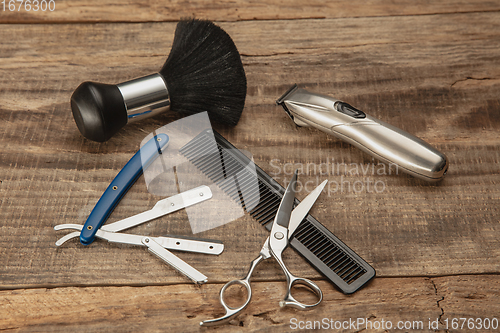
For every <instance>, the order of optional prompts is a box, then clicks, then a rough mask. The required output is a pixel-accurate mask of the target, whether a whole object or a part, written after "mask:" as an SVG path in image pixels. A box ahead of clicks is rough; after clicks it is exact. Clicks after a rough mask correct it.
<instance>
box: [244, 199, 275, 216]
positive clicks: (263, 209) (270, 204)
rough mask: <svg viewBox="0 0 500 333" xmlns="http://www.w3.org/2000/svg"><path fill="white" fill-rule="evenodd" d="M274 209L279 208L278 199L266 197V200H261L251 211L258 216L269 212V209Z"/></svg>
mask: <svg viewBox="0 0 500 333" xmlns="http://www.w3.org/2000/svg"><path fill="white" fill-rule="evenodd" d="M274 209H278V208H277V206H276V201H274V200H273V198H267V199H265V201H263V200H261V201H260V202H259V205H258V207H256V208H255V209H253V210H252V211H251V212H250V214H252V216H253V217H254V218H258V217H260V216H263V215H265V214H267V213H268V212H269V210H274Z"/></svg>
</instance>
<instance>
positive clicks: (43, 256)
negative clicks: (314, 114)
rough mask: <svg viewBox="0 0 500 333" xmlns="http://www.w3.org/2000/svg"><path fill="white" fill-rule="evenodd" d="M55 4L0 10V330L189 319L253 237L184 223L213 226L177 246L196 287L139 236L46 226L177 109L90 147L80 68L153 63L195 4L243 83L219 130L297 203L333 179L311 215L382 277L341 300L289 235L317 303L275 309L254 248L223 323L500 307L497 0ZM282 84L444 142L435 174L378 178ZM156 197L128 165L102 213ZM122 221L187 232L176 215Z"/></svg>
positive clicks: (297, 266) (275, 277) (119, 68)
mask: <svg viewBox="0 0 500 333" xmlns="http://www.w3.org/2000/svg"><path fill="white" fill-rule="evenodd" d="M57 6H58V7H57V10H56V11H54V12H53V13H50V15H49V13H47V15H45V14H42V13H38V14H33V13H31V14H26V13H24V12H19V13H2V15H0V22H1V23H15V24H4V25H3V26H2V29H1V30H0V40H2V43H1V44H0V143H1V144H0V221H1V222H0V234H1V235H2V237H0V289H1V291H0V329H3V330H6V331H16V332H17V331H22V332H35V331H36V332H39V331H47V332H49V331H50V332H57V331H61V332H67V331H68V330H73V331H86V332H88V331H117V332H124V331H125V332H127V331H134V332H136V331H145V330H148V331H150V330H152V331H164V330H165V329H173V330H176V331H180V332H184V331H185V332H192V331H196V330H198V326H197V325H198V322H199V321H200V320H202V319H205V318H213V317H215V316H218V315H220V314H221V311H222V309H221V308H220V306H219V305H218V299H217V295H218V291H219V289H220V287H221V286H222V283H225V282H227V281H229V280H230V279H234V278H236V277H241V276H244V275H245V273H246V271H247V269H248V264H249V262H250V261H251V260H252V259H254V257H255V256H256V255H257V253H258V251H259V249H260V247H261V246H262V242H263V241H264V239H265V238H266V237H267V235H268V233H267V232H266V230H265V229H264V228H263V227H261V226H260V225H259V224H258V223H256V222H255V221H253V220H252V219H251V218H250V217H249V216H245V217H242V218H240V219H239V220H238V221H235V222H233V223H231V224H228V225H225V226H222V227H220V228H217V229H213V230H210V231H206V232H203V233H200V234H197V235H195V236H199V237H203V238H213V239H220V240H222V241H223V242H224V244H225V252H224V253H223V254H222V255H220V256H218V257H212V256H207V255H195V254H189V253H176V254H178V255H179V257H181V258H182V259H184V260H185V261H187V262H188V263H190V264H191V265H193V266H194V267H195V268H197V269H198V270H200V271H201V272H203V273H204V274H206V275H207V276H208V278H209V283H208V284H206V285H203V286H201V287H194V286H192V285H191V284H190V283H189V281H188V280H187V279H186V278H185V277H183V276H182V275H180V274H179V273H177V272H176V271H174V270H173V269H171V268H169V267H167V266H166V265H164V264H163V263H162V262H160V261H159V260H158V259H157V258H155V257H153V256H151V255H150V254H149V253H148V252H147V251H146V250H145V249H144V248H139V247H132V246H121V245H114V244H108V243H106V242H104V241H96V242H95V243H94V244H93V245H92V246H89V247H84V246H82V245H80V244H79V243H77V242H76V241H73V242H70V243H68V244H65V245H64V246H63V247H61V248H56V247H55V245H54V243H55V241H56V240H57V239H58V238H59V237H61V236H62V235H64V234H65V233H64V232H56V231H54V230H53V227H54V226H55V225H56V224H60V223H81V224H83V223H84V221H85V219H86V217H87V216H88V214H89V213H90V211H91V209H92V207H93V206H94V205H95V203H96V202H97V200H98V199H99V197H100V196H101V194H102V192H103V191H104V190H105V189H106V187H107V186H108V184H109V183H110V182H111V180H112V179H113V177H114V176H115V175H116V174H117V173H118V171H119V170H120V169H121V168H122V167H123V165H125V163H126V162H127V161H128V160H129V158H130V157H132V155H133V154H134V153H135V152H136V151H137V149H138V148H139V144H140V142H141V140H142V139H143V138H144V137H145V136H146V135H147V134H149V133H150V132H152V131H153V130H154V129H156V128H158V127H160V126H162V125H164V124H166V123H170V122H172V121H174V120H177V119H179V118H180V117H181V116H180V115H177V114H174V113H169V114H165V115H161V116H158V117H156V118H154V119H149V120H146V121H143V122H141V123H137V124H132V125H129V126H128V127H126V128H125V129H124V130H122V131H120V132H119V133H118V134H117V135H116V136H115V137H113V138H112V139H111V140H110V141H108V142H106V143H102V144H99V143H94V142H90V141H87V140H85V139H83V138H82V137H81V136H80V134H79V133H78V131H77V129H76V126H75V124H74V121H73V118H72V115H71V112H70V106H69V98H70V96H71V93H72V92H73V90H74V89H75V88H76V87H77V86H78V85H79V84H80V83H81V82H83V81H86V80H92V81H98V82H104V83H118V82H123V81H126V80H128V79H132V78H135V77H139V76H143V75H147V74H150V73H154V72H156V71H158V70H159V69H160V68H161V66H162V64H163V62H164V61H165V59H166V56H167V55H168V52H169V50H170V45H171V43H172V39H173V33H174V30H175V25H176V23H175V22H173V21H176V20H177V19H178V18H179V17H184V16H192V15H194V16H196V17H203V18H210V19H214V20H217V21H218V22H219V24H220V25H221V27H222V28H224V29H225V30H226V31H227V32H228V33H229V34H230V35H231V37H232V38H233V39H234V41H235V43H236V45H237V47H238V49H239V51H240V53H241V55H242V60H243V64H244V67H245V71H246V74H247V79H248V94H247V101H246V106H245V110H244V112H243V115H242V118H241V121H240V123H239V124H238V126H236V127H235V128H227V127H223V126H221V125H218V124H216V123H214V128H215V129H216V130H217V131H219V132H220V133H221V134H223V135H224V136H225V137H226V138H227V139H228V140H229V141H231V142H232V143H233V144H234V145H235V146H236V147H238V148H240V149H244V150H247V151H249V152H250V153H251V154H252V155H253V158H254V160H255V162H256V163H257V164H258V165H259V166H260V167H262V168H263V169H264V170H265V171H266V172H267V173H269V174H270V175H272V176H273V177H274V178H275V179H277V180H278V181H279V182H281V183H283V182H284V181H286V180H287V179H289V178H290V177H291V172H292V170H293V168H294V167H299V168H301V171H302V172H301V175H300V176H299V180H300V181H301V184H302V185H303V188H302V190H301V191H300V193H299V194H298V197H299V199H302V198H303V197H305V195H306V194H307V192H308V191H310V190H311V189H312V188H313V186H314V185H315V184H316V183H319V182H321V181H322V180H323V179H328V180H329V181H330V184H329V186H328V189H327V190H326V191H325V193H324V194H323V195H322V196H321V197H320V198H319V200H318V202H317V203H316V205H315V207H313V210H312V215H313V216H315V217H316V218H317V219H318V220H319V221H321V222H322V223H323V224H324V225H325V226H326V227H327V228H328V229H330V230H331V231H332V232H333V233H334V234H335V235H336V236H337V237H339V238H340V239H341V240H343V241H344V242H345V243H346V244H347V245H348V246H349V247H351V248H352V249H353V250H354V251H356V252H357V253H358V254H359V255H360V256H361V257H363V258H364V259H365V260H367V261H368V262H369V263H370V264H371V265H373V266H374V268H375V269H376V270H377V275H378V278H376V279H375V280H374V281H373V282H371V283H370V284H369V285H368V286H367V287H366V288H364V289H362V290H360V291H359V292H357V293H356V294H354V295H351V296H345V295H342V294H341V293H340V292H339V291H338V290H336V289H335V287H334V286H332V285H331V284H329V283H327V282H326V281H325V280H324V279H323V278H322V277H321V276H320V275H319V274H318V273H317V272H316V271H315V270H314V269H312V268H311V267H310V266H309V265H308V264H307V263H306V262H305V261H304V260H303V259H302V258H301V257H300V256H298V255H297V254H296V253H294V251H292V250H288V251H286V252H285V262H286V264H287V265H288V266H289V268H290V270H291V271H292V272H294V273H296V274H297V275H299V276H304V277H309V278H312V279H314V280H315V281H317V282H318V284H320V286H321V288H322V289H323V291H324V294H325V297H326V299H325V302H324V303H323V304H322V305H321V306H320V307H319V308H318V309H316V310H314V311H313V312H309V313H297V312H295V311H294V310H289V309H286V310H280V309H279V308H278V305H277V304H278V301H279V299H280V298H281V297H282V295H283V292H284V281H283V276H282V275H281V271H280V268H279V266H278V265H277V264H276V263H273V262H272V261H269V262H266V263H264V264H262V265H261V267H260V268H259V269H258V270H257V272H256V275H255V281H256V283H255V296H254V302H253V303H252V305H251V306H250V307H249V308H248V310H247V311H246V313H245V314H244V315H243V316H242V317H240V318H239V320H235V321H234V322H232V323H231V326H227V327H223V328H220V329H219V330H221V331H266V332H268V331H276V332H278V331H287V330H289V327H290V318H292V317H296V318H298V319H299V320H321V319H322V318H324V317H327V318H333V319H348V318H354V317H367V318H371V319H372V320H377V319H382V318H383V319H386V320H392V321H394V322H396V321H398V320H420V319H422V320H423V321H424V322H425V323H427V322H426V321H427V320H428V318H433V319H440V322H441V326H440V330H442V331H444V328H443V326H442V324H443V323H444V321H445V320H446V319H447V318H448V319H449V320H451V319H453V318H455V317H459V316H466V317H474V318H475V317H482V318H486V317H490V318H491V317H494V316H498V311H499V308H498V301H496V299H497V298H498V290H499V286H498V284H499V282H498V274H499V272H500V264H499V262H500V261H499V258H500V246H499V245H498V239H499V238H500V222H499V221H500V220H499V216H500V214H499V208H498V207H499V205H498V203H499V199H500V190H499V186H498V185H499V182H500V173H499V169H498V165H499V160H500V154H499V149H498V147H499V144H500V142H499V141H500V140H499V136H498V131H499V129H500V99H499V97H498V91H499V88H500V68H499V66H498V63H499V60H500V56H499V54H498V50H499V49H500V16H499V15H500V14H499V12H498V4H497V3H496V2H488V1H476V2H470V1H469V2H462V1H442V2H439V3H436V2H428V1H415V2H412V3H411V4H409V3H405V2H398V1H396V2H394V1H393V2H390V3H389V2H384V1H370V2H368V3H366V2H363V3H362V4H361V3H359V2H358V3H357V2H353V1H349V2H340V1H339V2H328V3H327V4H323V3H322V4H319V3H314V2H312V3H308V6H304V5H303V3H301V2H294V1H291V2H290V1H289V2H287V3H286V4H284V3H280V2H268V3H266V4H263V3H258V2H253V1H252V2H241V3H239V2H231V3H229V2H223V1H220V2H214V1H211V2H206V3H204V4H200V3H194V2H170V3H167V4H165V3H157V2H149V3H148V4H143V3H139V2H127V3H120V4H118V3H113V2H99V3H97V2H92V1H91V2H86V3H85V4H84V3H82V2H79V1H71V2H70V1H58V2H57ZM233 6H234V7H233ZM236 8H238V11H236ZM254 18H255V20H254ZM317 18H321V19H317ZM87 22H108V23H100V24H86V23H87ZM120 22H122V23H120ZM123 22H129V23H123ZM130 22H132V23H130ZM134 22H137V23H134ZM25 23H43V24H25ZM52 23H57V24H52ZM293 83H299V84H301V86H303V87H306V88H308V89H310V90H311V91H315V92H318V93H323V94H328V95H332V96H334V97H336V98H339V99H342V100H344V101H346V102H348V103H350V104H352V105H355V106H356V107H358V108H360V109H361V110H363V111H366V112H367V113H369V114H370V115H372V116H374V117H376V118H379V119H382V120H384V121H386V122H388V123H391V124H392V125H395V126H397V127H400V128H402V129H404V130H406V131H408V132H410V133H412V134H415V135H417V136H418V137H420V138H422V139H424V140H425V141H427V142H429V143H430V144H431V145H433V146H435V147H436V148H438V149H439V150H441V151H443V152H444V153H445V154H446V155H447V156H448V158H449V161H450V170H449V172H448V175H447V178H446V179H445V180H444V181H443V182H441V183H439V184H427V183H424V182H423V181H419V180H416V179H414V178H412V177H410V176H407V175H404V174H401V173H399V174H397V175H395V174H384V173H383V172H382V174H380V172H379V170H380V169H379V168H380V166H379V165H378V162H377V161H376V160H373V159H372V158H371V157H370V156H368V155H366V154H364V153H362V152H360V151H359V150H357V149H355V148H353V147H352V146H350V145H348V144H346V143H343V142H341V141H339V140H337V139H335V138H333V137H331V136H327V135H326V134H324V133H321V132H319V131H317V130H314V129H307V128H297V127H296V126H295V125H293V124H292V123H291V121H290V120H289V118H288V117H287V115H286V114H285V113H284V112H283V110H282V109H281V108H279V107H276V106H275V105H274V101H275V100H276V99H277V98H278V97H279V96H280V95H281V94H283V93H284V92H285V91H286V90H287V89H288V88H289V87H290V86H291V85H292V84H293ZM353 166H358V170H357V172H356V170H355V169H353ZM360 168H365V170H367V171H366V172H363V169H360ZM368 182H371V186H372V187H371V191H370V190H369V189H368V188H367V185H366V184H368ZM375 182H377V183H375ZM356 184H357V185H356ZM360 184H364V185H363V187H362V188H361V187H359V186H360ZM355 185H356V186H358V187H355ZM376 186H378V187H376ZM381 189H382V190H381ZM377 190H378V191H377ZM159 199H160V198H159V197H157V196H154V195H152V194H150V193H148V191H147V189H146V186H145V185H144V180H143V178H140V179H139V181H138V182H137V183H136V185H135V186H134V187H133V188H132V189H131V190H130V191H129V193H128V194H127V195H126V196H125V197H124V199H123V200H122V202H121V203H120V205H119V206H118V207H117V208H116V210H115V212H114V213H113V214H112V216H111V218H110V222H113V221H117V220H119V219H121V218H125V217H128V216H131V215H133V214H137V213H139V212H142V211H144V210H146V209H149V208H151V207H152V206H153V205H154V203H155V202H156V201H157V200H159ZM130 232H133V233H137V234H144V235H164V234H176V235H191V230H190V226H189V223H188V221H187V216H186V213H185V212H184V211H180V212H177V213H175V214H172V215H169V216H168V217H164V218H161V219H159V220H158V221H154V222H151V223H148V224H146V225H143V226H140V227H137V228H135V229H133V231H130ZM26 288H27V289H26ZM212 330H213V329H209V330H207V331H212ZM219 330H214V331H219ZM345 331H346V332H350V331H351V330H345ZM380 331H382V330H380ZM352 332H354V330H352Z"/></svg>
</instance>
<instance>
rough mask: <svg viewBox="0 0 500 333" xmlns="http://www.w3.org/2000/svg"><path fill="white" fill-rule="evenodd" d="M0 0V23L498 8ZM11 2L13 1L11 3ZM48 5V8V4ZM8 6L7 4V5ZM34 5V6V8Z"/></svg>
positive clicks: (485, 7)
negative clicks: (19, 0)
mask: <svg viewBox="0 0 500 333" xmlns="http://www.w3.org/2000/svg"><path fill="white" fill-rule="evenodd" d="M25 2H26V3H24V2H23V3H22V4H21V3H20V2H16V1H9V0H6V1H5V9H4V7H3V5H0V11H1V14H2V15H1V16H0V23H20V22H22V23H40V22H47V23H53V22H152V21H155V22H164V21H177V20H179V19H181V18H185V17H193V16H194V17H197V18H205V19H211V20H217V21H241V20H289V19H307V18H340V17H364V16H372V17H373V16H401V15H422V14H443V13H457V12H462V13H463V12H478V11H484V12H485V11H498V10H499V9H500V6H499V5H498V4H497V3H495V2H491V1H484V0H475V1H464V0H454V1H444V2H439V3H436V2H433V1H427V0H418V1H411V2H408V1H391V2H390V3H389V2H386V1H383V0H377V1H370V2H362V3H358V2H353V1H346V0H336V1H328V2H325V1H320V0H314V1H308V2H307V3H304V2H303V1H300V0H293V1H286V2H283V1H279V0H272V1H241V0H240V1H233V0H217V1H182V0H174V1H169V2H168V3H163V2H156V1H150V2H143V1H116V0H106V1H97V0H88V1H82V0H76V1H70V0H38V3H39V5H38V6H36V3H35V2H34V1H29V2H27V1H25ZM14 3H15V6H14ZM49 5H50V7H49ZM9 6H10V7H9ZM40 6H41V7H40ZM37 8H39V9H37Z"/></svg>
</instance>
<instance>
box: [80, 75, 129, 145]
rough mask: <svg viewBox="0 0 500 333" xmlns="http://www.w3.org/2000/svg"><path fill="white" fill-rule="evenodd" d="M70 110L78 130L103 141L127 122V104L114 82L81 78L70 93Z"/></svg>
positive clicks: (92, 138) (87, 136) (90, 138)
mask: <svg viewBox="0 0 500 333" xmlns="http://www.w3.org/2000/svg"><path fill="white" fill-rule="evenodd" d="M71 110H72V112H73V118H75V122H76V126H78V129H79V130H80V133H82V135H83V136H84V137H86V138H87V139H89V140H92V141H97V142H104V141H107V140H109V139H110V138H111V137H112V136H113V135H114V134H116V132H118V131H119V130H120V129H121V128H122V127H123V126H125V125H126V124H127V108H126V106H125V102H124V100H123V96H122V94H121V92H120V90H119V89H118V87H117V86H116V85H112V84H104V83H97V82H88V81H87V82H83V83H82V84H80V85H79V86H78V88H76V90H75V91H74V92H73V95H72V96H71Z"/></svg>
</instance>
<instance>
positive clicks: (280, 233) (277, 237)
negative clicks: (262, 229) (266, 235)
mask: <svg viewBox="0 0 500 333" xmlns="http://www.w3.org/2000/svg"><path fill="white" fill-rule="evenodd" d="M283 237H285V235H283V233H282V232H279V231H278V232H277V233H275V234H274V238H276V239H283Z"/></svg>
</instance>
